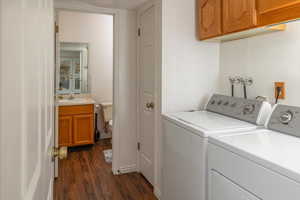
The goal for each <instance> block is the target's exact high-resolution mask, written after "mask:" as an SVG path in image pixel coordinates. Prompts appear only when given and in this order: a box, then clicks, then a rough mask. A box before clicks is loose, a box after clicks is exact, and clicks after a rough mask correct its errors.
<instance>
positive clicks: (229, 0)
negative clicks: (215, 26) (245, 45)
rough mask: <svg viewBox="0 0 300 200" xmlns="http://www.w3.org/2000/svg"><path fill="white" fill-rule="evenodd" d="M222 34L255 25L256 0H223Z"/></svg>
mask: <svg viewBox="0 0 300 200" xmlns="http://www.w3.org/2000/svg"><path fill="white" fill-rule="evenodd" d="M222 16H223V34H227V33H232V32H237V31H242V30H246V29H249V28H253V27H255V26H256V25H257V14H256V0H238V1H237V0H223V14H222Z"/></svg>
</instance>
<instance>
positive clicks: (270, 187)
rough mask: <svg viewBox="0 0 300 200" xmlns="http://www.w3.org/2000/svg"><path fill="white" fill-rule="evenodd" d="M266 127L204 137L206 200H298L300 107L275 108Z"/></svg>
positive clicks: (299, 194)
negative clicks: (206, 166)
mask: <svg viewBox="0 0 300 200" xmlns="http://www.w3.org/2000/svg"><path fill="white" fill-rule="evenodd" d="M266 128H267V129H261V130H254V131H248V132H244V133H240V134H236V133H233V134H227V135H219V136H210V137H209V148H208V177H209V200H299V199H300V107H291V106H284V105H278V106H275V108H274V110H273V112H272V115H271V117H270V119H269V120H268V122H267V124H266Z"/></svg>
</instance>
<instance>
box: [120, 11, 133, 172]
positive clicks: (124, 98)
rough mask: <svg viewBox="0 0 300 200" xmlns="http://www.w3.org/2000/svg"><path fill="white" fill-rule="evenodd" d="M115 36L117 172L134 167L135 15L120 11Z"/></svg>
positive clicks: (131, 12) (130, 169) (131, 169)
mask: <svg viewBox="0 0 300 200" xmlns="http://www.w3.org/2000/svg"><path fill="white" fill-rule="evenodd" d="M119 14H120V21H119V27H120V33H119V110H118V111H117V112H118V114H119V119H120V121H119V132H120V134H119V144H120V146H119V166H120V170H121V172H127V171H135V170H136V166H137V163H136V162H137V159H136V158H137V132H136V126H137V124H136V121H137V106H136V105H137V99H136V98H137V74H136V73H137V68H136V45H137V43H136V30H137V29H136V12H134V11H126V10H122V11H120V12H119Z"/></svg>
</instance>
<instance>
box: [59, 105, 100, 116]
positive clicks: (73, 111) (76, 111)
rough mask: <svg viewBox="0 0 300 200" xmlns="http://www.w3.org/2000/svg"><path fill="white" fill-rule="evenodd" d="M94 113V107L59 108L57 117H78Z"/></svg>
mask: <svg viewBox="0 0 300 200" xmlns="http://www.w3.org/2000/svg"><path fill="white" fill-rule="evenodd" d="M93 112H94V105H80V106H60V107H59V115H80V114H87V113H93Z"/></svg>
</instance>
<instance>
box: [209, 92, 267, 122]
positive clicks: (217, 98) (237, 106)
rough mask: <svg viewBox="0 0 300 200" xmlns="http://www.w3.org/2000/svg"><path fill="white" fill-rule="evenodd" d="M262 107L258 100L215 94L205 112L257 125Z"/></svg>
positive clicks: (262, 103)
mask: <svg viewBox="0 0 300 200" xmlns="http://www.w3.org/2000/svg"><path fill="white" fill-rule="evenodd" d="M263 105H264V102H262V101H258V100H252V99H243V98H237V97H230V96H225V95H219V94H215V95H213V96H212V97H211V99H210V100H209V102H208V104H207V106H206V110H207V111H210V112H214V113H218V114H222V115H226V116H229V117H232V118H236V119H239V120H243V121H247V122H250V123H253V124H257V123H258V118H259V117H260V114H261V109H262V107H263ZM270 107H271V106H270Z"/></svg>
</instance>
